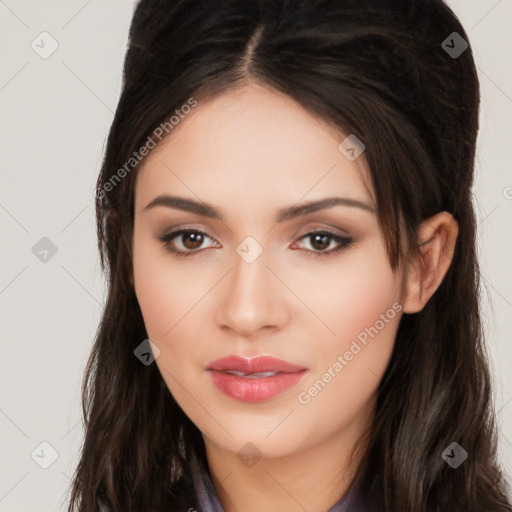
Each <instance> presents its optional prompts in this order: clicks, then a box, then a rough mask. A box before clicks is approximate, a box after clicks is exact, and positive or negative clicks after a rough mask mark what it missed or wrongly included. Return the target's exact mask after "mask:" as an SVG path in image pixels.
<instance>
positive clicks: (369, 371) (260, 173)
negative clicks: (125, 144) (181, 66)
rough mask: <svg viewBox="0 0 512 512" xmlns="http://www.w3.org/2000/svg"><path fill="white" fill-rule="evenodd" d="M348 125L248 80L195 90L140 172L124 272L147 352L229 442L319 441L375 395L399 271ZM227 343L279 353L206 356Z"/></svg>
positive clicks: (195, 415)
mask: <svg viewBox="0 0 512 512" xmlns="http://www.w3.org/2000/svg"><path fill="white" fill-rule="evenodd" d="M344 139H345V136H344V135H342V134H340V133H338V132H336V131H335V130H334V129H333V128H331V127H329V126H327V125H326V124H324V123H323V122H321V121H319V120H318V119H316V118H315V117H313V116H312V115H311V114H310V113H308V112H307V111H306V110H304V109H303V108H302V107H301V106H300V105H298V104H297V103H295V102H294V101H293V100H292V99H290V98H288V97H287V96H284V95H281V94H279V93H277V92H272V91H270V90H267V89H263V88H262V87H260V86H256V85H251V86H244V88H242V89H239V90H237V91H236V92H233V91H231V92H229V93H226V94H224V95H223V96H220V97H217V98H216V99H214V100H210V101H208V102H200V103H199V104H198V105H197V106H196V107H195V108H194V110H193V111H192V112H191V113H190V114H188V115H187V116H186V117H185V118H184V119H182V120H181V121H180V124H179V125H178V126H176V127H175V128H174V130H173V132H172V134H171V136H170V137H169V138H168V139H167V140H166V141H165V144H162V145H161V146H159V147H158V148H157V149H155V150H153V151H152V152H151V153H150V155H149V156H148V157H147V158H146V160H145V163H144V165H143V167H142V169H141V170H140V172H139V175H138V177H137V183H136V192H135V224H134V237H133V284H134V287H135V291H136V295H137V298H138V301H139V304H140V307H141V310H142V314H143V317H144V322H145V325H146V329H147V333H148V337H149V339H150V340H151V341H152V342H153V343H154V344H155V345H156V346H157V347H158V349H159V351H160V354H159V356H158V357H157V359H156V364H157V365H158V368H159V370H160V372H161V375H162V377H163V379H164V380H165V382H166V384H167V386H168V388H169V391H170V392H171V393H172V395H173V397H174V398H175V400H176V401H177V402H178V404H179V405H180V407H181V408H182V409H183V410H184V412H185V413H186V414H187V416H188V417H189V418H190V419H191V420H192V421H193V422H194V424H195V425H197V427H198V428H199V429H200V430H201V432H202V433H203V436H204V437H205V438H207V439H208V440H209V442H212V443H215V445H216V446H218V447H221V448H223V449H225V450H229V451H231V452H233V453H236V452H238V451H239V450H240V449H241V447H243V446H244V445H246V443H248V442H250V443H252V444H253V445H255V446H256V447H257V449H258V450H259V451H260V452H261V454H262V455H263V456H268V457H277V456H283V455H286V454H290V453H293V452H294V451H297V450H299V449H304V448H307V447H314V446H315V445H316V444H319V443H322V442H323V441H325V440H327V439H329V438H331V437H332V436H335V435H337V434H340V433H342V432H344V431H345V430H348V429H349V428H350V426H351V425H353V424H354V422H357V421H358V419H360V418H367V417H368V414H369V413H370V412H371V411H372V409H373V407H374V399H375V394H376V390H377V387H378V384H379V381H380V379H381V377H382V375H383V373H384V371H385V369H386V367H387V364H388V362H389V359H390V355H391V351H392V348H393V344H394V340H395V335H396V331H397V328H398V324H399V320H400V317H401V314H402V313H401V299H402V297H401V290H402V277H401V273H400V272H398V273H396V274H395V273H394V272H393V271H392V269H391V267H390V264H389V261H388V258H387V254H386V252H385V248H384V240H383V238H382V236H381V233H380V231H379V228H378V223H377V217H376V214H375V209H374V198H373V192H372V190H371V187H367V186H365V183H366V184H367V183H369V178H368V177H369V175H368V172H367V169H366V168H365V164H364V154H363V155H362V156H360V157H358V158H357V159H356V160H353V161H351V160H349V159H348V158H347V157H346V153H344V152H342V151H341V150H340V149H339V148H338V147H339V145H340V143H341V142H342V141H343V140H344ZM164 196H172V197H174V198H182V201H181V202H180V201H176V200H174V201H173V200H171V199H169V198H167V199H165V197H164ZM156 198H159V199H157V200H156V201H155V199H156ZM327 198H341V199H342V200H341V201H338V202H336V201H335V202H333V203H331V204H323V205H322V204H320V203H318V202H321V201H323V200H325V199H327ZM196 203H199V205H201V204H202V205H204V204H207V205H208V206H209V208H206V211H203V212H201V211H200V210H199V209H198V208H197V205H196V206H194V205H195V204H196ZM310 203H318V204H317V206H316V207H313V206H312V207H311V208H302V207H303V206H305V205H308V204H310ZM213 210H214V212H213ZM207 214H208V215H207ZM141 341H142V340H141ZM228 356H239V357H241V358H245V359H252V358H255V357H257V356H270V357H272V358H276V359H279V360H280V361H281V362H277V363H276V362H275V361H274V363H275V364H276V365H277V366H271V365H269V364H268V360H266V361H265V360H264V359H262V360H261V361H262V366H258V365H257V364H256V363H255V364H254V365H253V366H251V365H250V364H249V365H248V366H241V367H237V366H236V364H235V363H236V361H235V363H233V361H231V364H230V363H229V362H228V363H225V362H224V363H222V362H220V363H218V365H217V370H211V369H210V370H208V369H207V368H209V367H211V366H212V363H213V362H214V361H216V360H219V359H221V358H225V357H228ZM239 361H240V360H239ZM239 361H238V362H239ZM282 361H285V362H287V363H290V364H291V365H294V366H293V367H290V366H286V365H284V363H282ZM242 362H243V359H242ZM214 366H215V365H214ZM226 367H231V369H236V368H238V371H241V370H243V371H244V373H243V374H239V375H238V376H237V375H235V374H232V373H231V374H230V373H227V372H223V371H220V370H222V369H224V370H226V369H227V368H226ZM258 370H259V371H260V372H258ZM265 371H268V372H272V373H268V374H266V376H263V375H261V372H265ZM254 372H257V373H254ZM292 412H293V415H292V416H290V415H291V413H292ZM288 416H289V419H287V420H284V421H283V419H284V418H288ZM291 419H293V420H292V421H291Z"/></svg>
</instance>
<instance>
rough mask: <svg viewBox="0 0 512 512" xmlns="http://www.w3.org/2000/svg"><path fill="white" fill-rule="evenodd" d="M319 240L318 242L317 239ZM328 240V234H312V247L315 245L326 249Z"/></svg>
mask: <svg viewBox="0 0 512 512" xmlns="http://www.w3.org/2000/svg"><path fill="white" fill-rule="evenodd" d="M319 240H320V243H318V241H319ZM329 241H330V238H329V235H326V234H315V235H313V243H312V245H313V247H315V245H316V249H326V248H327V247H329ZM318 245H320V247H318Z"/></svg>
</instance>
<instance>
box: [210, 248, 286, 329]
mask: <svg viewBox="0 0 512 512" xmlns="http://www.w3.org/2000/svg"><path fill="white" fill-rule="evenodd" d="M267 265H268V261H267V258H266V252H265V251H263V253H262V254H261V255H260V256H259V257H258V258H257V259H256V260H255V261H253V262H252V263H248V262H247V261H244V259H243V258H241V257H239V255H238V254H236V253H235V255H234V268H232V270H231V272H230V273H229V274H228V275H227V276H226V278H225V279H223V283H222V284H221V286H222V288H221V289H220V293H219V295H218V302H217V308H216V312H215V319H216V322H217V325H219V326H220V327H221V328H222V329H228V330H230V331H232V332H234V333H236V334H238V335H239V336H243V337H249V338H250V337H254V336H257V335H258V334H261V333H263V332H269V331H272V330H277V329H281V328H283V326H284V325H285V324H286V322H287V321H288V317H289V313H288V309H287V307H286V297H285V295H286V290H285V287H284V285H283V283H281V282H280V281H279V279H277V278H276V276H275V275H274V274H275V273H276V271H275V270H274V269H273V272H272V271H271V270H270V269H269V268H268V266H267Z"/></svg>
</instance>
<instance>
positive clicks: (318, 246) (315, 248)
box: [299, 231, 354, 256]
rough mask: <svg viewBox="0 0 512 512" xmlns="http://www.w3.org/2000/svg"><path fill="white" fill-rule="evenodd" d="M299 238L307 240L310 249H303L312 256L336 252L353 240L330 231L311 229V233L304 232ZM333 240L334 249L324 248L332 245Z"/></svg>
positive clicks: (350, 243) (349, 244) (348, 245)
mask: <svg viewBox="0 0 512 512" xmlns="http://www.w3.org/2000/svg"><path fill="white" fill-rule="evenodd" d="M299 240H309V241H310V245H311V247H312V249H305V250H306V253H309V254H310V255H313V256H328V255H330V254H332V253H336V252H338V251H341V250H343V249H346V248H347V247H350V246H351V245H352V244H353V242H354V241H353V240H352V239H351V238H347V237H342V236H339V235H335V234H334V233H331V232H330V231H312V232H311V233H306V234H305V235H303V236H301V237H300V239H299ZM333 242H334V249H333V248H331V249H330V250H326V249H327V248H328V247H329V246H331V247H332V245H331V244H332V243H333Z"/></svg>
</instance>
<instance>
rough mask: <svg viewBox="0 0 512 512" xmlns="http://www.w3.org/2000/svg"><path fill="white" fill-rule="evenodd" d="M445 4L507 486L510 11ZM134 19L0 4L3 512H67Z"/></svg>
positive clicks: (507, 2)
mask: <svg viewBox="0 0 512 512" xmlns="http://www.w3.org/2000/svg"><path fill="white" fill-rule="evenodd" d="M448 3H449V5H450V6H451V7H452V8H453V10H454V11H455V13H456V14H457V15H458V16H459V18H460V19H461V21H462V23H463V26H464V27H465V29H466V31H467V32H468V35H469V38H470V41H471V43H472V45H473V48H474V52H475V59H476V63H477V66H478V71H479V77H480V83H481V88H482V113H481V131H480V135H479V140H478V160H477V179H476V186H475V201H476V207H477V211H478V217H479V226H478V229H479V246H480V258H481V265H482V271H483V279H484V285H485V292H484V294H483V297H482V301H483V305H484V311H485V327H486V333H487V337H488V346H489V352H490V355H491V362H492V366H493V371H494V378H495V389H496V410H497V413H498V414H497V418H498V421H499V423H500V428H501V438H500V446H499V453H500V457H501V459H502V462H503V464H504V466H505V468H506V470H507V472H508V474H509V475H512V444H511V443H512V376H511V371H510V368H511V366H512V344H511V331H512V325H511V324H512V322H510V318H511V312H512V279H511V269H512V266H511V264H510V262H511V261H512V242H511V236H510V235H511V230H510V220H511V213H512V212H511V210H512V199H511V198H512V175H511V172H510V169H511V154H510V140H511V134H512V117H511V111H512V86H511V69H512V67H511V61H510V55H511V53H512V36H511V34H512V31H511V26H510V25H511V23H510V22H511V11H512V0H499V1H497V0H450V1H449V2H448ZM132 12H133V3H132V1H130V0H89V1H87V0H81V1H74V0H73V1H71V0H65V1H56V0H51V1H49V0H46V1H44V2H42V1H40V0H32V1H27V0H0V38H1V39H0V56H1V65H0V116H1V117H0V130H1V131H0V141H1V142H0V144H1V145H0V162H1V175H0V223H1V236H2V238H1V246H0V247H1V253H0V308H1V322H2V323H1V330H2V337H1V357H0V365H1V366H0V379H1V388H0V465H1V471H0V511H1V512H6V511H9V512H21V511H29V510H34V511H36V510H37V511H38V512H43V511H57V510H65V505H66V502H67V492H68V488H69V483H70V480H69V479H70V477H71V475H72V473H73V471H74V469H75V466H76V463H77V460H78V453H79V449H80V445H81V442H82V437H83V429H82V425H81V410H80V384H81V379H82V375H83V370H84V366H85V362H86V359H87V356H88V354H89V350H90V348H91V343H92V339H93V336H94V333H95V330H96V327H97V324H98V322H99V319H100V314H101V308H102V303H103V300H104V292H105V288H104V285H103V278H102V276H101V273H100V267H99V258H98V254H97V249H96V233H95V224H94V206H93V190H94V184H95V179H96V174H97V172H98V169H99V166H100V164H101V159H102V151H103V145H104V142H105V138H106V135H107V132H108V129H109V126H110V123H111V121H112V118H113V111H114V109H115V106H116V102H117V99H118V96H119V93H120V87H121V71H122V62H123V57H124V52H125V46H126V41H127V35H128V26H129V22H130V19H131V15H132ZM43 31H47V32H49V33H50V34H51V36H52V37H53V38H54V39H55V40H56V41H57V42H58V45H59V46H58V49H57V50H56V51H55V52H54V53H53V54H52V55H51V56H50V57H48V58H47V59H43V58H41V57H40V56H39V55H38V54H37V53H36V52H35V51H34V50H33V49H32V48H31V43H32V41H33V40H36V43H37V41H40V39H38V36H39V34H40V33H41V32H43ZM447 36H448V34H447ZM440 43H441V41H440ZM39 44H40V46H41V43H39ZM45 48H46V49H48V48H49V40H47V41H46V43H45ZM41 50H42V49H41ZM42 237H48V238H49V239H50V240H51V241H52V242H53V243H54V244H55V245H56V247H57V249H58V252H57V253H56V254H55V256H53V257H52V258H50V259H49V260H48V261H47V262H46V263H43V262H41V261H40V260H39V259H38V258H37V257H36V256H35V255H34V254H33V253H32V247H33V246H34V245H35V244H36V243H37V242H38V241H39V240H40V239H41V238H42ZM446 350H450V347H449V346H447V347H446ZM43 441H45V442H47V443H49V444H50V445H52V446H53V447H54V449H55V450H56V451H57V453H58V458H57V459H56V461H55V462H54V463H53V464H52V465H51V466H50V467H49V468H48V469H42V468H41V467H40V466H39V465H38V464H37V463H36V462H35V461H34V460H33V458H32V457H31V454H32V452H33V451H34V449H37V450H36V454H35V455H34V459H36V460H38V461H39V462H44V461H45V460H46V461H47V462H48V461H50V459H49V457H50V455H51V450H50V449H48V448H45V447H44V446H43V447H42V450H43V451H41V447H39V445H40V443H41V442H43ZM38 447H39V448H38ZM37 454H38V455H39V457H37ZM469 456H471V454H469Z"/></svg>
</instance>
